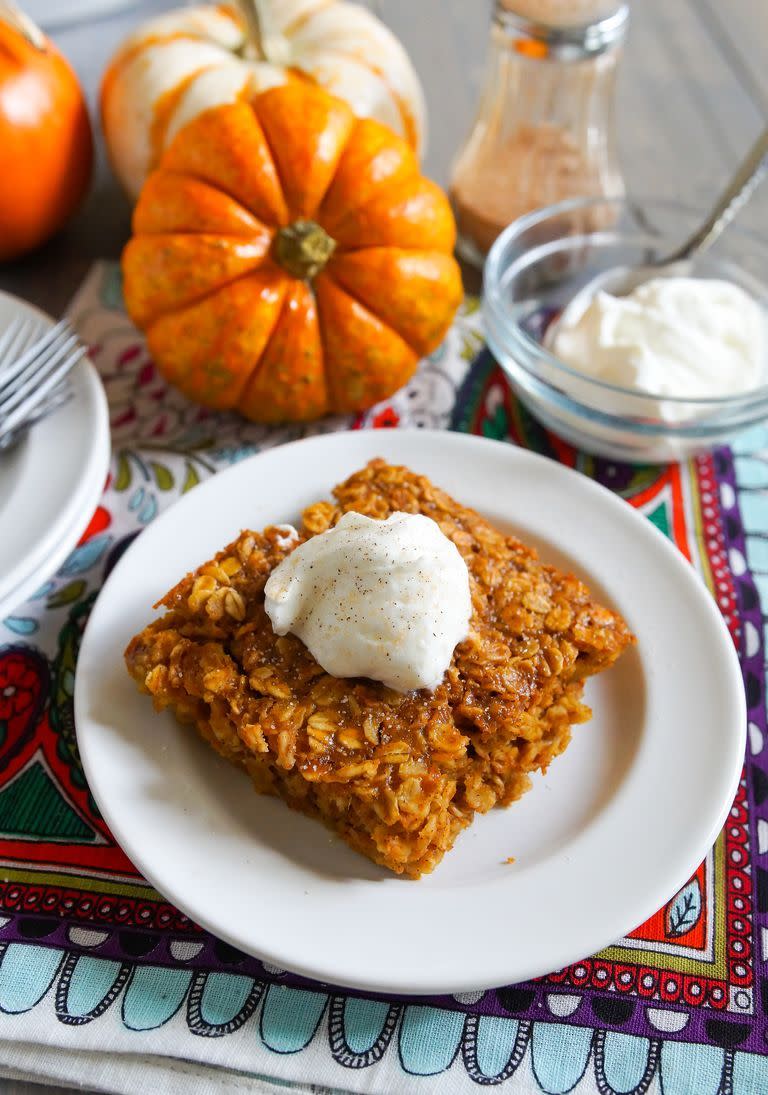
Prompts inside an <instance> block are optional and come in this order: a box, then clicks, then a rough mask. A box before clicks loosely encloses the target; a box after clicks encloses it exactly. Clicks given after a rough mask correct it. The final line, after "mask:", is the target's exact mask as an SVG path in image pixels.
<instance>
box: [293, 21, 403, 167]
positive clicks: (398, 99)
mask: <svg viewBox="0 0 768 1095" xmlns="http://www.w3.org/2000/svg"><path fill="white" fill-rule="evenodd" d="M326 6H327V5H326ZM313 14H314V13H313ZM331 52H332V53H336V54H338V56H339V57H344V58H346V59H347V60H348V61H354V62H355V63H356V64H358V65H361V66H362V67H363V68H367V69H368V71H369V72H372V73H373V75H374V76H375V77H376V78H377V79H379V80H381V82H382V84H383V85H384V87H385V88H386V90H387V94H388V95H389V97H390V98H391V100H392V102H393V103H394V104H395V107H396V109H397V113H398V114H399V115H400V121H401V122H402V123H403V137H404V138H405V140H406V141H407V142H408V144H410V145H411V146H412V147H413V148H415V149H418V147H419V139H418V133H417V129H416V120H415V118H414V114H413V111H411V110H408V108H407V106H406V103H405V100H404V98H403V96H402V95H399V94H398V92H396V91H395V89H394V88H393V87H392V84H391V83H390V82H389V80H388V79H387V76H386V73H385V72H384V70H383V69H381V68H379V66H378V65H376V64H374V63H373V62H371V61H365V60H363V59H362V58H361V57H360V55H359V54H357V53H355V52H354V51H353V50H351V49H345V48H344V47H343V45H342V46H335V47H334V49H333V50H328V53H331ZM422 152H423V145H422Z"/></svg>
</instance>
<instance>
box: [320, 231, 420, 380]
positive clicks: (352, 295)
mask: <svg viewBox="0 0 768 1095" xmlns="http://www.w3.org/2000/svg"><path fill="white" fill-rule="evenodd" d="M371 250H372V248H370V247H355V248H351V247H350V248H347V250H346V251H342V250H341V248H339V251H338V252H337V253H338V255H339V256H340V257H341V255H342V254H344V255H352V254H355V255H359V254H362V253H363V252H364V251H371ZM323 276H324V277H327V278H328V279H329V281H332V282H333V284H334V286H335V287H336V288H337V289H338V290H339V292H341V293H345V294H346V295H347V296H348V297H349V299H350V300H353V301H354V302H355V304H357V305H358V306H359V307H360V308H364V309H365V311H366V312H369V313H370V314H371V315H372V316H373V318H374V319H375V320H376V321H377V322H378V323H381V325H382V326H383V327H389V329H390V330H391V331H394V333H395V334H396V335H397V337H398V338H400V339H402V340H403V342H404V343H405V345H406V346H407V347H408V349H409V350H413V352H414V353H415V354H416V356H417V357H418V358H419V360H421V358H422V356H423V355H422V353H421V350H420V349H419V348H418V347H417V346H414V345H413V343H412V342H411V341H410V339H407V338H406V337H405V335H404V334H403V333H402V331H399V330H398V329H397V327H395V325H394V324H393V323H390V322H389V321H388V320H386V319H384V317H383V316H380V315H379V313H378V312H377V311H376V309H375V308H372V307H371V305H370V304H368V302H367V301H365V300H362V298H361V297H359V296H358V295H357V293H356V292H355V291H354V290H353V289H350V288H349V286H348V285H345V284H344V282H343V281H339V280H338V279H337V278H335V277H334V276H333V256H332V257H331V261H330V262H329V263H328V266H327V267H326V268H325V270H324V271H323Z"/></svg>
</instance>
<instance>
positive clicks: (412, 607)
mask: <svg viewBox="0 0 768 1095" xmlns="http://www.w3.org/2000/svg"><path fill="white" fill-rule="evenodd" d="M264 607H265V609H266V612H267V615H268V616H269V618H270V620H271V621H272V627H273V629H274V631H275V633H276V634H277V635H286V634H287V633H288V632H289V631H290V632H292V633H293V634H294V635H296V636H298V638H300V639H301V640H302V642H303V643H304V645H305V646H306V647H307V649H308V650H309V652H310V654H312V656H313V657H314V659H315V661H317V663H318V664H319V665H321V666H322V667H323V669H324V670H325V671H326V673H330V674H331V675H332V676H334V677H368V678H370V679H371V680H375V681H381V682H382V683H383V684H385V685H387V686H388V687H389V688H393V689H394V690H395V691H397V692H409V691H411V690H412V689H417V688H429V689H434V688H436V687H437V686H438V684H440V682H441V681H442V679H443V674H444V673H445V671H446V669H447V668H448V666H449V665H450V663H451V658H452V657H453V651H454V649H455V647H456V645H457V644H458V643H460V642H462V641H463V640H464V639H466V637H467V635H468V633H469V620H470V616H471V614H472V600H471V597H470V590H469V571H468V570H467V564H466V563H465V562H464V560H463V559H462V557H461V554H460V552H459V550H458V548H457V547H456V545H455V544H454V543H453V541H451V540H449V539H448V537H447V536H446V535H445V534H444V533H443V532H442V531H441V529H440V527H439V526H438V525H437V524H436V522H435V521H433V520H432V519H431V518H429V517H425V516H424V515H423V514H415V513H393V514H392V515H391V516H390V517H388V518H387V519H386V520H385V521H381V520H375V519H374V518H371V517H366V516H365V515H364V514H362V513H345V514H344V516H343V517H342V518H341V519H340V520H339V522H338V523H337V524H336V525H334V527H333V528H331V529H328V531H327V532H323V533H320V534H319V535H318V536H312V537H310V539H309V540H306V541H305V542H304V543H303V544H301V545H299V547H297V548H295V549H294V550H293V551H292V552H291V554H290V555H288V556H286V558H285V559H284V560H283V561H282V562H281V563H280V564H279V565H278V566H277V567H275V569H274V570H273V572H272V574H271V575H270V577H269V579H268V581H267V584H266V586H265V588H264Z"/></svg>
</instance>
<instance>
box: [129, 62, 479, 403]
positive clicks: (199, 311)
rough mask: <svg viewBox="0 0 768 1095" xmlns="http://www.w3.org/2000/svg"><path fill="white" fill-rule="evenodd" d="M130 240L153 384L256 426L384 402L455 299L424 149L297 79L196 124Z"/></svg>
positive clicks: (444, 217)
mask: <svg viewBox="0 0 768 1095" xmlns="http://www.w3.org/2000/svg"><path fill="white" fill-rule="evenodd" d="M133 232H134V235H133V238H132V239H131V240H130V241H129V243H128V244H127V246H126V248H125V250H124V252H123V260H122V266H123V275H124V287H125V302H126V306H127V308H128V311H129V313H130V315H131V317H132V319H133V320H134V322H135V323H136V324H137V325H138V326H139V327H140V328H142V329H143V330H144V331H146V334H147V341H148V344H149V349H150V352H151V353H152V355H153V357H154V359H155V362H156V363H157V365H158V368H159V369H160V371H161V372H162V373H163V375H164V376H165V377H166V379H167V380H168V381H169V382H170V383H172V384H175V385H176V386H177V387H178V388H180V389H181V391H183V392H184V393H185V394H186V395H187V396H188V397H189V398H190V399H193V400H195V401H196V402H198V403H202V404H204V405H205V406H208V407H215V408H218V409H229V408H235V409H237V410H239V411H240V412H241V413H242V414H244V415H245V416H246V417H247V418H251V419H254V420H255V421H257V422H280V421H288V420H292V421H299V420H306V419H312V418H318V417H320V416H321V415H324V414H327V413H329V412H337V413H341V412H350V411H358V410H362V409H364V408H366V407H370V406H371V405H372V404H373V403H376V402H377V401H378V400H380V399H384V398H385V397H386V396H388V395H391V393H392V392H394V391H396V390H397V389H398V388H400V387H401V386H402V385H403V384H404V383H405V382H406V381H407V380H408V379H409V377H410V376H411V375H412V374H413V372H414V370H415V368H416V366H417V364H418V361H419V358H420V357H421V356H423V355H424V354H426V353H429V352H430V351H431V350H433V349H435V347H436V346H437V345H438V344H439V343H440V341H441V340H442V338H443V337H444V335H445V333H446V331H447V329H448V327H449V325H450V323H451V320H452V318H453V316H454V313H455V311H456V308H457V307H458V304H459V302H460V300H461V295H462V286H461V276H460V273H459V269H458V266H457V264H456V262H455V261H454V259H453V257H452V251H453V245H454V241H455V224H454V220H453V214H452V213H451V209H450V206H449V204H448V201H447V199H446V197H445V195H444V193H443V192H442V191H441V190H440V188H439V187H438V186H436V185H435V184H434V183H432V182H430V181H428V180H427V179H425V178H423V177H422V176H421V174H420V172H419V166H418V162H417V159H416V156H415V153H414V151H413V149H412V148H411V147H410V146H409V145H408V144H407V143H406V141H404V140H403V139H402V138H400V137H397V136H396V135H395V134H394V133H393V132H392V131H391V130H389V129H388V128H387V127H386V126H383V125H381V124H380V123H378V122H374V121H372V120H370V119H356V118H355V117H354V115H353V113H352V111H351V110H350V108H349V107H348V106H347V105H346V103H343V102H341V101H340V100H339V99H336V98H334V97H332V96H331V95H329V94H328V93H327V92H325V91H323V90H321V89H320V88H317V87H313V86H311V85H309V84H305V83H302V82H299V81H295V82H292V83H289V84H287V85H285V86H283V87H278V88H273V89H271V90H269V91H266V92H264V93H262V94H261V95H259V96H257V97H256V98H255V99H254V100H253V101H251V102H245V101H240V102H237V103H230V104H225V105H222V106H218V107H213V108H212V109H210V110H208V111H206V112H205V113H204V114H201V115H199V116H198V117H197V118H195V119H194V120H193V121H192V122H190V123H189V124H188V125H187V126H185V127H184V129H182V130H181V131H180V132H179V134H178V135H177V136H176V138H175V139H174V141H173V142H172V144H171V145H170V147H169V148H168V149H167V151H166V152H165V153H164V155H163V157H162V160H161V162H160V166H159V168H158V170H157V171H155V172H154V173H153V174H152V175H150V177H149V178H148V179H147V182H146V183H145V185H144V188H143V189H142V192H141V196H140V198H139V201H138V204H137V206H136V209H135V212H134V217H133Z"/></svg>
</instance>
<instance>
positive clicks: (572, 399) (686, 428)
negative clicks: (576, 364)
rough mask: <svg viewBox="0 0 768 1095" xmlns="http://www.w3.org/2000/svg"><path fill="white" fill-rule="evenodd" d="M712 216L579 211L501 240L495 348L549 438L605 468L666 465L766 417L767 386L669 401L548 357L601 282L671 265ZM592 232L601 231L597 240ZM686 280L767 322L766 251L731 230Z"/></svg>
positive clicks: (495, 259)
mask: <svg viewBox="0 0 768 1095" xmlns="http://www.w3.org/2000/svg"><path fill="white" fill-rule="evenodd" d="M706 212H707V210H706V209H703V208H701V209H695V208H692V207H690V206H686V205H682V204H678V203H676V202H667V201H636V200H629V199H603V198H597V199H584V200H582V199H579V200H576V201H568V202H562V203H560V204H559V205H552V206H549V207H548V208H545V209H542V210H539V211H538V212H536V213H530V214H528V215H527V216H524V217H520V218H519V220H517V221H515V222H514V223H513V224H511V225H510V226H509V227H508V228H506V229H505V230H504V232H502V234H501V235H500V236H499V238H498V239H497V240H496V242H495V243H494V245H493V247H492V249H491V252H490V254H489V255H488V258H487V260H486V263H485V268H484V272H483V315H484V320H485V329H486V337H487V340H488V345H489V347H490V349H491V351H492V353H493V354H494V357H495V358H496V360H497V361H498V362H499V364H500V365H501V366H502V368H503V369H504V372H505V373H506V375H507V377H508V378H509V381H510V383H511V385H512V387H513V389H514V391H515V392H516V394H517V395H518V396H519V398H520V399H521V401H522V402H523V403H524V404H525V405H526V406H527V407H528V409H529V410H530V411H531V412H532V413H533V414H534V415H535V416H536V417H537V418H538V419H539V420H540V421H541V422H542V423H543V424H544V425H545V426H546V427H547V428H548V429H551V430H553V431H554V432H555V433H557V434H559V435H560V436H561V437H563V438H565V440H566V441H570V442H571V443H572V444H574V445H576V446H578V447H579V448H581V449H584V450H586V451H587V452H591V453H595V454H597V455H599V456H607V457H609V458H611V459H614V460H625V461H630V462H635V463H667V462H669V461H672V460H682V459H685V458H686V457H688V456H690V455H692V454H694V453H697V452H701V451H703V450H706V449H709V448H712V447H713V446H716V445H720V444H725V443H728V442H730V441H732V440H733V438H734V437H735V436H736V435H737V434H738V433H741V432H742V431H744V430H746V429H748V428H749V427H750V426H753V425H754V424H756V423H758V422H760V421H761V420H762V419H764V418H765V417H766V416H768V376H766V379H765V381H764V383H763V384H762V385H761V387H759V388H756V389H753V390H752V391H750V392H746V393H743V394H740V395H734V396H727V397H720V398H717V399H693V400H692V399H672V398H669V397H668V396H656V395H654V394H653V393H642V394H641V393H638V392H637V391H636V390H635V389H630V388H621V387H618V386H616V385H612V384H607V383H604V382H602V381H600V380H594V379H591V378H589V377H586V376H585V375H584V374H583V373H580V372H578V371H576V370H574V369H572V368H570V367H569V366H568V365H566V364H564V363H563V362H561V361H559V360H558V358H557V357H555V356H554V355H553V354H551V353H550V352H549V351H548V350H547V349H546V348H545V347H544V346H543V345H542V339H543V337H544V335H545V333H546V329H547V327H548V325H549V323H551V322H552V320H553V319H554V318H555V317H556V316H557V315H558V314H559V312H560V311H561V310H562V309H563V308H564V307H565V305H566V304H567V303H568V301H569V300H570V299H571V298H572V297H573V296H574V295H575V293H577V292H578V291H579V289H581V288H582V287H583V286H584V285H585V284H586V283H587V282H588V281H589V280H590V279H592V278H593V277H595V275H596V274H599V273H600V272H601V271H602V270H608V269H611V268H612V267H617V266H642V265H643V264H645V263H648V262H651V261H653V260H654V259H656V258H659V257H663V256H664V255H665V254H667V253H669V252H671V251H672V249H673V248H674V247H675V246H676V245H678V244H679V243H681V242H682V240H683V239H684V238H686V237H687V236H688V234H689V233H690V232H691V231H692V230H693V229H694V228H695V227H696V226H697V225H698V224H700V223H701V221H702V220H703V219H704V216H705V214H706ZM596 213H599V214H602V216H598V217H596V216H595V214H596ZM596 221H597V222H598V223H602V224H603V225H604V226H605V227H603V228H602V229H598V230H594V229H593V227H592V226H594V224H595V222H596ZM690 273H691V274H692V275H693V276H697V277H709V278H712V277H716V278H723V279H725V280H728V281H732V282H734V283H735V284H737V285H740V286H741V287H742V288H743V289H745V290H746V291H747V292H749V293H751V294H752V296H753V297H755V298H756V299H757V300H758V301H759V302H760V304H761V305H762V307H763V309H764V311H765V314H766V317H768V288H766V283H765V279H766V277H768V241H766V240H762V239H760V238H757V237H755V236H753V235H747V234H745V233H744V232H741V231H739V229H738V228H734V227H731V228H729V229H728V230H727V232H726V233H725V234H724V235H723V236H722V237H721V239H720V240H719V241H718V242H717V243H716V244H715V245H714V247H713V248H712V250H711V251H708V252H706V253H705V254H704V255H701V256H700V257H698V258H696V259H695V260H694V261H693V264H692V268H691V270H690ZM767 365H768V363H767Z"/></svg>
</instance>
